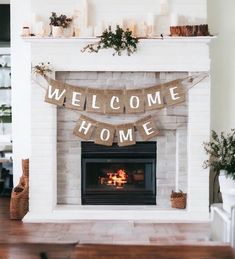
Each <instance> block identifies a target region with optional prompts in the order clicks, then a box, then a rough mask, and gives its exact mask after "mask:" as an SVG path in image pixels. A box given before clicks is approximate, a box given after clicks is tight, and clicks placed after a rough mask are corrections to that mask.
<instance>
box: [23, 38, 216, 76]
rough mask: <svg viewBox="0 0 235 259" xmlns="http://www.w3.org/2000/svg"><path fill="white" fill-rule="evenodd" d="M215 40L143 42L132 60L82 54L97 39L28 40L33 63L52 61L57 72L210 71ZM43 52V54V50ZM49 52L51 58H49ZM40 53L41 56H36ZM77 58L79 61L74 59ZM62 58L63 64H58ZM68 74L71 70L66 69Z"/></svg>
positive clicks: (103, 52) (107, 53) (108, 52)
mask: <svg viewBox="0 0 235 259" xmlns="http://www.w3.org/2000/svg"><path fill="white" fill-rule="evenodd" d="M213 38H214V37H166V38H164V39H162V38H155V39H140V40H139V44H138V50H137V52H136V53H134V54H132V55H131V57H129V56H127V55H126V54H125V53H123V54H122V56H117V55H116V56H115V57H114V56H113V55H112V54H113V53H114V51H113V50H100V52H99V53H88V52H85V53H82V52H81V50H82V49H83V48H84V47H85V46H86V45H87V44H91V43H96V42H97V41H98V39H97V38H76V37H72V38H52V37H47V38H46V37H45V38H38V37H28V38H27V37H25V38H23V40H24V41H25V42H26V43H31V44H32V45H31V46H32V53H33V55H32V61H33V64H36V63H37V62H42V61H44V62H47V61H49V62H51V64H52V65H53V66H55V65H56V67H54V68H55V70H56V71H66V70H67V69H68V68H67V66H68V64H67V62H70V65H69V66H70V71H149V72H151V71H188V72H195V71H196V72H201V71H203V72H204V71H208V70H209V67H210V60H209V59H208V51H209V47H208V43H210V41H211V40H212V39H213ZM40 50H43V53H42V51H40ZM49 52H50V53H51V54H52V53H53V55H54V56H52V55H48V54H49ZM37 53H40V54H39V55H37ZM74 56H76V59H74V58H71V57H74ZM58 59H60V62H55V61H58ZM67 71H68V70H67Z"/></svg>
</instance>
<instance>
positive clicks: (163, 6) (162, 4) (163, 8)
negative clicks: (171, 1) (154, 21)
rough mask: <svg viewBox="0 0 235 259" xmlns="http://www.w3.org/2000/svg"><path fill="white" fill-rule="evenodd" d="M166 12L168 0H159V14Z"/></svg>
mask: <svg viewBox="0 0 235 259" xmlns="http://www.w3.org/2000/svg"><path fill="white" fill-rule="evenodd" d="M168 12H169V5H168V0H161V2H160V14H161V15H168Z"/></svg>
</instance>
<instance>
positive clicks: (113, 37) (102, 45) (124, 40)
mask: <svg viewBox="0 0 235 259" xmlns="http://www.w3.org/2000/svg"><path fill="white" fill-rule="evenodd" d="M137 44H138V39H137V38H136V37H134V36H133V35H132V31H130V30H129V29H127V30H123V29H122V28H120V27H119V26H117V28H116V30H115V32H113V31H112V29H111V26H110V27H109V28H108V29H106V30H105V31H104V32H103V33H102V35H101V36H100V40H99V42H97V43H93V44H88V45H87V46H86V47H85V48H83V49H82V52H85V51H86V50H87V51H88V52H90V53H91V52H96V53H98V52H99V51H100V50H101V49H109V48H111V49H114V51H115V52H114V53H113V56H115V55H116V54H117V55H118V56H121V55H122V53H123V52H125V51H126V52H127V55H128V56H130V55H131V54H133V53H134V52H136V51H137Z"/></svg>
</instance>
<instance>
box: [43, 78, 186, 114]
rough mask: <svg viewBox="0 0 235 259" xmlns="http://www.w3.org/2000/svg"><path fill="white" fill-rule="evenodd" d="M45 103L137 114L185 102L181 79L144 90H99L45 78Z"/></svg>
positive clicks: (89, 109) (113, 112) (108, 112)
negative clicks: (46, 83) (46, 86)
mask: <svg viewBox="0 0 235 259" xmlns="http://www.w3.org/2000/svg"><path fill="white" fill-rule="evenodd" d="M47 81H48V89H47V92H46V96H45V101H46V102H48V103H52V104H55V105H58V106H63V105H64V106H65V107H66V108H69V109H74V110H78V111H84V110H85V111H87V112H93V113H100V114H123V113H127V114H138V113H144V112H145V111H149V110H156V109H161V108H164V107H166V106H170V105H175V104H178V103H181V102H184V101H185V91H184V89H183V86H182V81H183V79H180V80H174V81H172V82H169V83H166V84H162V85H156V86H152V87H149V88H144V89H116V90H109V89H105V90H101V89H94V88H85V87H83V88H82V87H79V86H78V87H76V86H72V85H69V84H65V83H61V82H59V81H56V80H53V79H51V78H47Z"/></svg>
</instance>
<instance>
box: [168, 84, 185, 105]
mask: <svg viewBox="0 0 235 259" xmlns="http://www.w3.org/2000/svg"><path fill="white" fill-rule="evenodd" d="M164 96H165V101H166V104H167V105H168V106H170V105H174V104H177V103H182V102H184V101H185V91H184V89H183V86H182V84H180V83H177V84H172V85H169V86H166V88H165V89H164Z"/></svg>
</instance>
